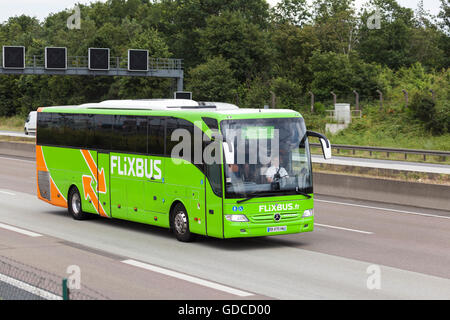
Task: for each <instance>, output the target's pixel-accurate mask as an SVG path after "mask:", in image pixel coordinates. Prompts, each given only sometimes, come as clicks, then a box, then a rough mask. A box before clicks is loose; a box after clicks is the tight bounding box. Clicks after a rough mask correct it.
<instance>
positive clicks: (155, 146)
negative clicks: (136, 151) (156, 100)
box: [148, 117, 165, 156]
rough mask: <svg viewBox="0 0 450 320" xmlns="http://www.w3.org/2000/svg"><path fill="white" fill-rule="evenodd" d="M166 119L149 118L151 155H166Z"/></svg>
mask: <svg viewBox="0 0 450 320" xmlns="http://www.w3.org/2000/svg"><path fill="white" fill-rule="evenodd" d="M164 125H165V120H164V118H159V117H149V118H148V153H149V154H150V155H155V156H162V155H164V139H165V135H164V133H165V128H164Z"/></svg>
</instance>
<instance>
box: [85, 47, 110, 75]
mask: <svg viewBox="0 0 450 320" xmlns="http://www.w3.org/2000/svg"><path fill="white" fill-rule="evenodd" d="M109 55H110V52H109V49H108V48H89V58H88V59H89V66H88V67H89V70H97V71H108V70H109V59H110V58H109Z"/></svg>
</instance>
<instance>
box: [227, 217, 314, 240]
mask: <svg viewBox="0 0 450 320" xmlns="http://www.w3.org/2000/svg"><path fill="white" fill-rule="evenodd" d="M313 230H314V217H308V218H302V219H298V220H296V221H289V222H283V221H282V220H281V221H278V222H271V223H255V222H250V221H249V222H231V221H228V220H226V219H224V236H225V238H242V237H265V236H275V235H283V234H293V233H302V232H311V231H313Z"/></svg>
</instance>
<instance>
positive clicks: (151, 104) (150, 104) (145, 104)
mask: <svg viewBox="0 0 450 320" xmlns="http://www.w3.org/2000/svg"><path fill="white" fill-rule="evenodd" d="M208 106H211V107H210V108H208ZM79 107H80V108H87V109H143V110H170V109H172V110H173V109H184V108H188V109H193V110H195V109H196V108H198V110H200V109H201V110H205V109H213V110H233V109H239V107H238V106H235V105H233V104H229V103H223V102H197V101H194V100H185V99H151V100H107V101H103V102H100V103H89V104H82V105H80V106H79Z"/></svg>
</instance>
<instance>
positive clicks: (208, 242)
mask: <svg viewBox="0 0 450 320" xmlns="http://www.w3.org/2000/svg"><path fill="white" fill-rule="evenodd" d="M42 213H45V214H51V215H55V216H59V217H65V218H67V219H70V220H73V218H72V216H71V215H70V214H69V213H68V212H67V211H66V210H46V211H45V212H42ZM73 222H74V223H81V224H84V223H87V224H95V225H101V226H105V227H110V228H111V227H112V228H117V229H120V230H123V231H131V232H137V233H139V234H143V235H148V236H155V237H160V238H164V239H168V240H171V241H177V240H176V238H175V236H174V235H173V233H172V232H170V231H169V229H167V228H163V227H159V226H154V225H150V224H143V223H139V222H133V221H127V220H121V219H107V218H102V217H99V216H96V215H93V217H92V218H91V219H88V220H85V221H76V220H73ZM310 241H311V239H310V237H307V236H306V234H290V235H279V236H270V237H249V238H232V239H219V238H212V237H207V236H202V235H198V236H197V238H196V239H195V241H193V242H191V243H187V244H186V245H191V246H206V247H209V248H215V249H218V250H226V251H246V250H261V249H262V250H264V249H270V248H281V247H295V248H300V249H301V248H302V247H305V246H308V245H309V244H310Z"/></svg>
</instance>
